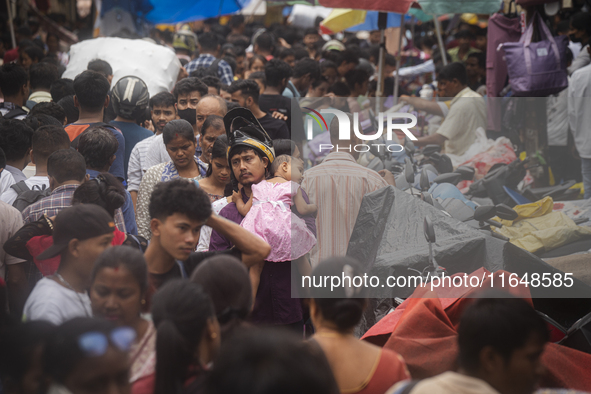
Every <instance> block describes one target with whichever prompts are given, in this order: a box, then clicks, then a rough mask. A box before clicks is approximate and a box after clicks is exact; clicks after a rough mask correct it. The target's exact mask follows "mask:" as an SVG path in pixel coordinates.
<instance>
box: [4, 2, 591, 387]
mask: <svg viewBox="0 0 591 394" xmlns="http://www.w3.org/2000/svg"><path fill="white" fill-rule="evenodd" d="M561 26H562V25H561ZM205 27H206V28H205V29H204V31H202V32H200V34H199V35H197V34H196V33H195V32H193V31H191V30H189V29H185V28H183V29H181V30H179V31H177V32H176V33H175V34H174V35H172V34H167V33H165V32H157V33H156V34H154V35H153V36H152V40H153V41H154V42H156V43H159V44H162V45H167V46H169V47H170V48H171V50H174V51H175V52H176V54H177V57H178V59H179V62H180V63H181V64H182V66H183V67H182V68H181V72H180V73H179V75H178V77H177V76H174V78H175V79H177V82H176V83H175V85H174V88H173V89H172V90H171V91H170V92H169V91H162V92H152V93H153V94H150V92H149V89H148V84H147V83H146V82H149V81H143V80H142V79H141V78H139V77H137V76H134V75H131V76H126V77H124V78H121V79H119V80H117V81H113V74H114V73H113V68H112V67H111V65H110V64H109V63H107V62H106V61H104V60H101V59H93V60H91V61H89V63H88V67H87V70H85V71H83V72H81V73H80V74H79V75H77V76H76V77H75V78H74V79H73V80H70V79H65V78H61V75H62V73H63V71H64V66H65V65H66V64H67V62H68V56H67V54H66V53H64V52H62V51H59V50H58V49H57V47H58V44H59V39H58V38H57V36H55V35H52V34H46V35H45V38H44V40H45V41H43V39H41V38H39V37H33V36H32V33H31V32H30V30H29V31H28V32H27V29H26V28H23V29H19V30H18V31H19V32H20V34H21V36H20V37H19V40H18V48H15V49H13V50H11V51H6V52H5V54H4V64H3V65H2V66H1V67H0V90H1V92H2V96H3V102H2V103H0V114H1V115H2V119H0V176H1V177H0V200H1V202H0V245H1V246H2V248H1V249H0V329H1V334H0V343H1V345H0V348H1V349H3V351H2V352H0V381H1V385H0V392H3V393H7V394H17V393H18V394H37V393H72V394H82V393H91V392H92V393H107V392H110V393H129V392H132V393H134V394H152V393H154V394H171V393H190V394H193V393H211V394H217V393H231V392H240V393H253V394H254V393H257V394H259V393H260V394H263V393H278V392H284V393H304V392H305V393H364V394H383V393H386V392H388V393H406V394H408V393H413V394H421V393H427V392H429V393H430V392H437V393H450V394H451V393H458V392H461V393H464V392H465V393H491V394H493V393H501V394H510V393H518V394H526V393H532V392H533V391H534V390H535V389H536V388H537V387H536V384H537V381H538V379H539V378H540V376H541V375H542V374H543V366H542V364H541V355H542V353H543V349H544V346H545V344H546V342H548V340H549V337H548V331H547V329H546V326H545V323H544V322H543V321H542V319H541V318H540V317H539V316H538V315H537V314H536V312H535V311H534V309H533V308H532V307H531V305H530V304H528V303H527V302H526V301H524V300H521V299H517V298H512V297H510V296H508V295H507V296H503V297H498V294H488V295H486V294H485V295H483V298H480V299H477V300H475V301H474V302H473V304H472V305H471V306H470V307H469V308H468V309H467V310H466V311H465V312H464V314H463V317H462V320H461V324H460V326H459V333H458V342H457V343H458V352H459V359H458V370H457V371H449V372H446V373H443V374H441V375H438V376H435V377H432V378H429V379H426V380H422V381H417V380H412V376H411V375H410V373H409V371H408V369H407V367H406V364H405V361H404V359H403V358H402V357H401V356H400V355H399V354H397V353H396V352H395V351H393V350H390V349H382V348H380V347H378V346H376V345H373V344H370V343H368V342H365V341H360V340H359V339H358V337H357V336H356V335H355V334H356V331H355V328H356V327H357V326H358V325H359V323H360V321H361V319H362V316H363V313H364V311H365V310H366V308H367V307H368V302H367V297H368V294H367V293H366V291H365V289H363V288H361V287H360V288H355V289H353V288H346V287H343V288H341V289H337V291H336V292H332V293H331V294H328V293H327V292H326V291H327V290H326V289H314V288H312V289H304V291H305V292H304V293H301V294H295V295H294V287H296V286H295V285H294V283H293V278H294V277H295V276H294V273H298V274H299V275H312V276H322V277H326V276H339V277H341V276H349V277H352V276H356V275H363V272H364V269H366V268H367V267H365V266H364V264H363V263H364V262H358V261H355V260H353V259H351V258H349V257H345V255H346V253H347V246H348V243H349V239H350V237H351V234H352V232H353V227H354V226H355V222H356V219H357V214H358V213H359V210H360V207H361V204H362V200H363V198H364V196H365V195H367V194H369V193H371V192H374V191H376V190H378V189H381V188H386V187H390V186H395V178H394V175H393V174H392V173H391V172H389V171H388V170H382V171H380V172H379V173H378V172H375V171H373V170H371V169H368V168H366V167H364V166H362V165H360V164H359V163H358V158H359V152H357V151H356V150H354V149H353V150H351V149H349V150H339V149H338V148H336V147H337V146H338V145H339V143H340V144H341V145H342V141H340V135H341V134H342V133H343V132H347V131H348V132H350V135H351V144H355V143H356V142H359V141H360V139H359V136H358V135H356V133H354V132H353V130H354V129H355V130H357V129H358V127H357V125H353V123H354V120H355V119H357V118H356V117H353V115H351V113H358V112H364V111H365V112H364V113H365V114H366V115H365V116H369V115H367V114H368V113H369V112H368V111H369V107H370V106H369V105H368V104H367V103H368V101H367V98H368V97H372V96H374V97H375V96H376V94H377V95H380V94H382V95H383V96H384V97H387V96H392V94H393V90H394V89H393V87H394V84H393V80H394V79H393V77H392V75H391V73H392V71H393V68H392V67H393V66H395V64H396V61H395V58H394V57H393V56H392V55H390V54H387V55H386V56H385V59H384V62H385V65H384V66H383V67H381V68H380V67H378V64H377V63H378V61H379V56H378V55H377V53H378V52H379V45H378V44H377V42H376V41H375V39H376V35H375V34H371V35H370V36H369V38H368V39H367V40H364V39H360V38H357V37H347V38H348V39H347V40H345V41H344V42H340V41H337V40H325V39H324V38H323V36H321V35H320V34H319V31H318V29H315V28H313V29H308V30H305V31H304V32H303V34H302V33H301V32H298V31H297V30H296V29H289V28H287V27H285V26H280V27H278V28H276V29H268V30H255V29H253V27H252V26H246V24H245V22H244V18H243V17H242V16H234V17H232V18H231V19H230V21H229V23H228V24H227V25H224V26H221V25H219V24H213V23H210V24H207V25H205ZM590 28H591V17H590V16H589V14H588V13H582V14H577V15H575V16H574V17H573V18H572V20H571V22H570V25H568V29H567V30H568V33H569V37H570V38H571V40H572V41H573V42H580V43H581V44H582V49H580V52H579V54H578V55H577V56H575V57H574V60H573V61H572V65H571V68H570V69H569V72H571V73H572V80H573V81H577V84H576V86H571V88H569V94H568V95H565V94H562V93H561V94H560V95H558V96H557V99H556V100H557V104H556V107H557V108H560V110H561V111H564V110H566V111H567V112H568V113H569V114H570V115H571V121H572V122H571V132H572V134H573V136H574V141H575V145H576V147H577V149H578V150H579V154H580V156H581V158H582V163H583V164H582V170H583V172H582V173H583V177H584V179H585V182H586V185H587V182H588V183H589V185H590V187H589V188H588V192H589V193H591V178H590V175H589V174H591V172H590V171H591V167H590V166H589V163H591V159H588V158H587V157H586V153H585V152H584V149H585V147H586V146H587V145H588V144H586V143H585V142H583V141H582V140H579V138H584V137H583V136H582V135H583V134H584V133H588V129H586V128H588V122H587V123H585V122H584V120H582V119H579V117H585V116H588V115H586V114H587V113H588V111H585V110H584V108H583V107H577V108H571V104H570V102H568V105H567V106H566V107H564V106H563V105H562V104H559V103H558V102H560V103H562V101H561V100H564V98H565V97H566V98H568V97H567V96H572V97H578V96H577V94H578V93H577V92H576V91H577V90H578V89H582V90H581V91H580V92H582V94H583V95H584V94H585V93H586V92H587V90H585V89H590V88H591V84H589V81H591V78H589V76H591V68H589V66H587V64H589V63H590V61H591V60H590V59H591V58H590V57H589V45H588V41H589V38H590V37H591V31H590V30H589V29H590ZM557 31H558V34H562V32H563V31H564V29H563V30H557ZM378 38H379V35H378ZM56 41H57V42H56ZM419 41H420V42H419V45H418V46H419V48H421V53H423V55H424V57H425V59H430V61H432V63H433V70H432V73H431V74H433V76H434V77H435V79H434V80H436V82H437V84H436V88H437V90H436V91H437V95H438V96H439V97H444V98H449V100H447V101H436V100H432V99H431V98H423V99H421V98H417V97H412V96H411V94H414V93H416V91H414V90H413V88H412V84H409V85H405V86H403V87H402V90H401V93H403V94H402V96H401V98H402V100H404V101H405V102H407V103H409V104H411V105H413V106H414V108H416V109H417V110H421V111H425V112H428V113H431V114H434V115H435V116H438V117H439V118H440V120H439V125H438V126H437V128H436V131H435V132H433V133H432V134H429V135H425V136H422V137H420V138H419V139H418V141H416V142H415V145H417V146H424V145H428V144H437V145H441V146H442V147H443V148H444V150H445V152H447V153H450V154H456V155H461V154H463V153H464V152H466V151H467V150H468V148H469V147H470V146H471V145H472V144H473V143H474V141H475V138H476V135H475V130H476V129H477V128H479V127H482V128H483V129H486V128H487V108H486V102H485V99H484V98H483V95H486V93H487V92H486V87H485V75H486V58H485V54H484V51H485V50H486V31H485V30H483V29H475V28H472V27H471V26H470V25H467V24H462V25H460V27H459V28H458V29H457V31H456V32H455V35H452V36H450V38H449V40H447V44H448V52H447V53H448V56H449V59H450V64H448V65H445V66H444V65H443V59H442V57H441V56H440V54H438V52H439V49H438V48H436V47H434V44H435V42H434V41H433V39H432V38H431V37H424V38H422V39H421V40H419ZM409 45H411V44H410V43H409ZM431 56H432V58H431ZM377 70H383V72H384V75H383V77H384V80H385V84H384V85H385V88H384V92H378V93H376V89H377V84H376V80H377V78H376V73H377ZM585 81H586V82H585ZM113 82H114V83H113ZM571 91H573V92H572V94H571ZM293 99H299V100H309V102H314V103H315V105H316V106H317V107H316V108H317V109H318V108H332V109H340V110H342V111H343V112H345V113H347V116H348V117H349V119H350V122H349V123H350V124H351V130H340V128H341V127H342V126H340V123H339V119H338V118H337V117H333V118H328V117H327V119H328V125H327V126H328V130H327V131H326V134H325V137H326V139H327V141H329V142H330V143H331V145H332V146H333V150H332V151H331V152H330V153H328V154H326V155H325V156H324V157H322V158H321V160H319V161H321V163H320V164H318V165H315V166H313V167H311V168H309V167H310V166H309V164H310V157H307V156H305V155H304V153H305V152H309V149H310V148H309V147H307V146H306V143H305V141H306V135H305V132H304V117H303V114H302V113H301V112H300V109H299V107H298V106H297V105H296V106H294V105H293ZM573 105H578V103H577V104H573ZM565 108H566V109H565ZM571 112H572V114H571ZM363 116H364V115H360V117H361V119H362V120H363V119H364V118H363ZM573 119H574V120H573ZM567 123H568V122H567ZM573 125H574V126H576V127H575V129H572V127H573ZM362 126H363V124H362ZM556 127H559V126H556ZM562 127H563V129H561V130H560V132H561V133H563V132H564V125H562ZM362 128H363V127H362ZM584 129H585V130H584ZM548 133H549V135H550V133H551V130H550V129H549V130H548ZM566 133H568V127H566ZM319 134H320V133H316V135H315V136H316V137H317V136H318V135H319ZM562 139H564V138H562ZM585 141H586V140H585ZM565 146H566V144H565ZM551 147H552V145H551ZM552 152H553V151H551V154H552ZM554 153H556V154H557V155H562V156H559V157H563V156H564V155H565V154H567V155H568V152H566V153H565V150H557V151H555V152H554ZM556 160H557V161H556V162H557V163H560V161H561V159H560V158H558V159H556ZM30 168H34V175H32V176H27V175H26V174H25V172H26V171H29V169H30ZM586 190H587V189H586ZM509 338H510V340H509ZM428 351H429V350H428V349H426V350H425V352H428Z"/></svg>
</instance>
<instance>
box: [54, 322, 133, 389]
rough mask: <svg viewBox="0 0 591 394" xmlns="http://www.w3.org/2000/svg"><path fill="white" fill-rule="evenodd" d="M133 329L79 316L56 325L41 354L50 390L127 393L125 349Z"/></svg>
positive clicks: (127, 370)
mask: <svg viewBox="0 0 591 394" xmlns="http://www.w3.org/2000/svg"><path fill="white" fill-rule="evenodd" d="M134 340H135V331H134V330H133V329H131V328H129V327H116V326H115V325H113V324H112V323H110V322H108V321H105V320H99V319H93V318H88V317H80V318H76V319H72V320H69V321H67V322H65V323H63V324H62V325H61V326H59V327H57V328H56V330H55V333H54V335H53V336H52V337H51V338H50V339H49V341H48V343H47V346H46V353H45V371H46V372H47V373H48V374H49V375H50V376H51V378H52V386H51V387H50V388H49V391H48V392H50V393H71V394H87V393H89V392H92V393H93V394H128V393H129V392H130V387H129V380H128V374H129V363H128V359H127V352H128V351H129V348H130V346H131V344H132V343H133V341H134Z"/></svg>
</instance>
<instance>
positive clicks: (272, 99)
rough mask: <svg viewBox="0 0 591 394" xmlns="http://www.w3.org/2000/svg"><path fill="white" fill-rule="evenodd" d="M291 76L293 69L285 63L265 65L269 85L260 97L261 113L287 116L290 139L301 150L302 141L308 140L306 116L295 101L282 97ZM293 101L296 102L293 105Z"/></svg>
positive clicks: (271, 61) (275, 61)
mask: <svg viewBox="0 0 591 394" xmlns="http://www.w3.org/2000/svg"><path fill="white" fill-rule="evenodd" d="M291 74H292V70H291V67H289V64H287V63H285V62H284V61H281V60H278V59H272V60H270V61H268V62H267V64H266V65H265V78H266V80H267V82H266V83H267V84H266V87H265V91H264V92H263V94H262V95H261V96H260V97H259V107H260V109H261V111H263V112H266V113H268V114H272V113H273V112H279V113H281V114H283V115H285V116H287V120H286V122H287V128H288V129H289V133H290V138H291V139H292V140H293V141H294V142H296V143H297V144H298V145H300V148H301V143H302V141H304V140H305V139H306V135H305V133H304V116H303V114H302V111H301V109H300V107H299V105H298V103H297V101H296V100H295V99H290V98H288V97H285V96H283V95H282V93H283V91H284V90H285V88H286V87H287V82H288V81H289V77H291ZM292 100H294V102H293V103H292ZM292 112H293V115H292ZM263 127H264V125H263Z"/></svg>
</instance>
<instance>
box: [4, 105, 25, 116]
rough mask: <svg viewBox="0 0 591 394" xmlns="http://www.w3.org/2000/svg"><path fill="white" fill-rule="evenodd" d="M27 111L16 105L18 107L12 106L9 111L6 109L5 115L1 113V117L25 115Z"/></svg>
mask: <svg viewBox="0 0 591 394" xmlns="http://www.w3.org/2000/svg"><path fill="white" fill-rule="evenodd" d="M27 114H28V112H27V111H25V110H24V109H22V108H20V107H18V108H13V109H11V110H10V111H8V112H7V113H6V114H5V115H3V116H2V117H3V118H4V119H14V118H16V117H18V116H22V115H24V116H27Z"/></svg>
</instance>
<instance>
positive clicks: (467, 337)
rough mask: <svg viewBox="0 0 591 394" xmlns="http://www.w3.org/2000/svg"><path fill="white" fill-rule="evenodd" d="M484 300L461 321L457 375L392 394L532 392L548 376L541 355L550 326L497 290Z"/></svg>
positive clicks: (526, 306)
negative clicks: (545, 373)
mask: <svg viewBox="0 0 591 394" xmlns="http://www.w3.org/2000/svg"><path fill="white" fill-rule="evenodd" d="M482 297H483V298H480V299H478V300H476V301H474V303H473V304H471V305H470V306H469V307H468V308H467V309H466V311H465V312H464V313H463V315H462V318H461V320H460V325H459V328H458V341H457V342H458V353H459V355H458V357H457V358H458V362H459V367H460V368H459V370H458V372H451V371H450V372H444V373H442V374H441V375H437V376H434V377H432V378H428V379H424V380H421V381H419V382H418V383H416V382H411V383H409V382H408V381H406V382H401V383H398V384H396V385H395V386H394V387H393V388H391V389H390V390H389V391H387V393H388V394H397V393H402V392H404V393H408V394H431V393H437V394H531V393H533V392H534V390H535V389H536V386H537V383H538V381H539V380H540V378H541V376H542V373H543V372H544V366H543V365H542V359H541V356H542V353H543V351H544V346H545V345H546V343H547V342H548V339H549V331H548V329H547V327H546V323H545V322H544V320H543V319H542V318H541V317H540V316H539V315H538V314H537V312H536V311H535V310H534V308H532V306H531V305H530V304H528V303H527V302H526V301H525V300H523V299H519V298H500V297H511V296H510V295H509V294H507V293H501V292H498V291H494V292H493V291H489V292H487V293H484V294H482ZM484 297H486V298H484ZM449 356H450V357H455V356H456V355H455V354H454V355H451V354H450V355H449ZM409 384H410V385H413V386H414V387H412V388H411V387H407V386H409Z"/></svg>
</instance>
